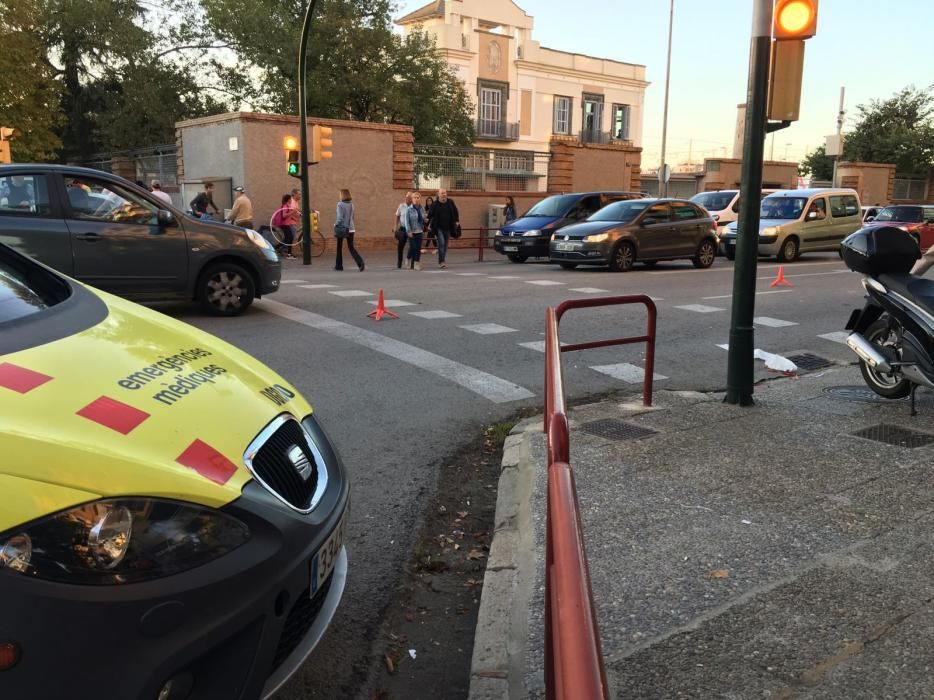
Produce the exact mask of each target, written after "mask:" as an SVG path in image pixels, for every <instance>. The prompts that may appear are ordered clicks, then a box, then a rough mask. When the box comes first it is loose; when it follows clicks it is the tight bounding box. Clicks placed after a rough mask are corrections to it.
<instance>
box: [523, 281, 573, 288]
mask: <svg viewBox="0 0 934 700" xmlns="http://www.w3.org/2000/svg"><path fill="white" fill-rule="evenodd" d="M526 284H537V285H538V286H539V287H554V286H557V285H561V286H564V282H558V281H556V280H526Z"/></svg>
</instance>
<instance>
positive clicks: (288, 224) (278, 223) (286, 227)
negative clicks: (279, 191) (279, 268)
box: [271, 194, 295, 258]
mask: <svg viewBox="0 0 934 700" xmlns="http://www.w3.org/2000/svg"><path fill="white" fill-rule="evenodd" d="M294 221H295V217H294V212H293V209H292V195H290V194H284V195H282V204H281V205H280V207H279V208H278V209H277V210H276V213H275V214H273V215H272V222H271V223H272V225H273V227H274V228H275V229H277V230H278V231H279V233H280V234H281V235H280V237H279V245H277V246H276V251H277V252H278V253H279V256H280V257H283V258H292V257H295V256H294V255H292V243H293V242H294V240H295V229H294V228H293V222H294Z"/></svg>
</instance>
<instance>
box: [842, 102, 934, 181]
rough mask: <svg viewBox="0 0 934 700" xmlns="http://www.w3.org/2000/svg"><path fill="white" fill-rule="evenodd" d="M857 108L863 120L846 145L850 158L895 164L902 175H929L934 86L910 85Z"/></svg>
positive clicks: (932, 160) (933, 134) (933, 153)
mask: <svg viewBox="0 0 934 700" xmlns="http://www.w3.org/2000/svg"><path fill="white" fill-rule="evenodd" d="M856 109H857V112H858V113H859V122H858V123H857V124H856V126H855V127H854V128H853V130H852V131H851V132H850V133H848V134H847V136H846V140H845V142H844V147H843V150H844V154H845V157H846V158H847V159H848V160H856V161H865V162H868V163H894V164H895V166H896V172H898V173H899V174H901V175H919V174H925V173H927V171H928V170H929V169H930V168H931V167H932V166H934V86H931V87H928V88H927V89H918V88H915V87H914V86H909V87H906V88H905V89H903V90H902V91H901V92H898V93H896V94H895V95H894V96H893V97H890V98H889V99H887V100H872V101H870V103H869V104H868V105H860V106H859V107H857V108H856Z"/></svg>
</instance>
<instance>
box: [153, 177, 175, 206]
mask: <svg viewBox="0 0 934 700" xmlns="http://www.w3.org/2000/svg"><path fill="white" fill-rule="evenodd" d="M149 186H150V187H151V188H152V190H151V191H152V194H153V196H154V197H155V198H156V199H158V200H159V201H160V202H165V203H166V204H168V205H169V206H172V198H171V197H170V196H169V193H168V192H163V191H162V183H161V182H159V181H158V180H153V181H152V182H151V183H149Z"/></svg>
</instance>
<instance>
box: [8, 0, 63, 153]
mask: <svg viewBox="0 0 934 700" xmlns="http://www.w3.org/2000/svg"><path fill="white" fill-rule="evenodd" d="M36 14H37V6H36V3H35V2H34V0H0V17H3V22H2V24H0V46H2V47H3V50H2V51H0V75H3V76H6V79H5V80H2V81H0V126H8V127H14V128H15V129H17V130H18V132H19V134H18V136H17V137H16V138H15V139H14V140H13V142H12V144H11V150H12V153H13V159H14V160H16V161H26V162H28V161H45V160H52V159H54V158H55V154H56V152H57V151H58V149H59V147H60V146H61V141H60V140H59V138H58V136H57V135H56V133H55V128H56V126H57V125H58V124H59V122H60V120H61V112H60V110H59V86H58V84H57V83H56V82H55V80H54V76H53V75H52V71H51V70H50V69H49V67H48V64H47V63H46V61H45V48H44V46H43V45H42V42H41V41H39V39H38V36H37V30H38V27H37V24H36V20H35V17H36Z"/></svg>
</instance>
